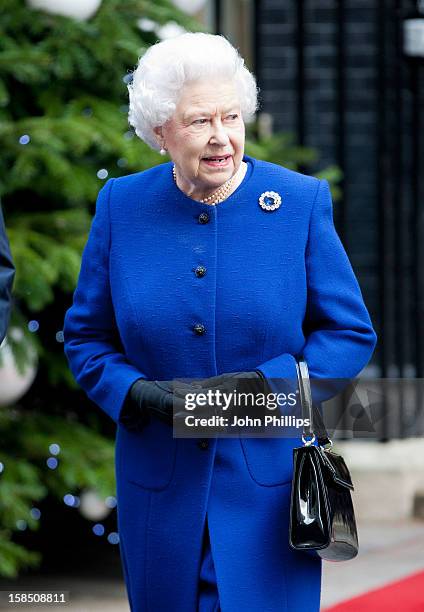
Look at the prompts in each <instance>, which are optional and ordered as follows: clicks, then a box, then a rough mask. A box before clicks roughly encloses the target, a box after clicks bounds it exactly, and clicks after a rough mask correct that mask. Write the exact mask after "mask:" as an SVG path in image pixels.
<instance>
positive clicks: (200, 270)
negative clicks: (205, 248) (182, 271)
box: [194, 266, 206, 278]
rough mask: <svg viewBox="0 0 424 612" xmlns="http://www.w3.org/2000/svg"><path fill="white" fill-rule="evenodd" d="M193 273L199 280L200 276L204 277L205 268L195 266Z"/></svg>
mask: <svg viewBox="0 0 424 612" xmlns="http://www.w3.org/2000/svg"><path fill="white" fill-rule="evenodd" d="M194 272H195V273H196V276H197V277H199V278H201V277H202V276H205V274H206V268H205V266H197V268H196V269H195V271H194Z"/></svg>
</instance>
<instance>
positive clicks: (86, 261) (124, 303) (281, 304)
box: [64, 155, 376, 612]
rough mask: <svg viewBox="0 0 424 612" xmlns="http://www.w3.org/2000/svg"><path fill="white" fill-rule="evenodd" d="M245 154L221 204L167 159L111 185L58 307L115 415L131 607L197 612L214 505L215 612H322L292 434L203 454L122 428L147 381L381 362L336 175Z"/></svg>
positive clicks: (333, 369) (228, 444)
mask: <svg viewBox="0 0 424 612" xmlns="http://www.w3.org/2000/svg"><path fill="white" fill-rule="evenodd" d="M244 161H246V162H248V172H247V173H246V176H245V178H244V180H243V182H242V183H241V185H240V186H239V187H238V188H237V189H236V191H235V192H234V193H233V194H232V195H231V196H230V197H229V198H228V199H227V200H225V201H224V202H221V203H219V204H218V205H216V206H210V205H207V204H203V203H200V202H197V201H195V200H192V199H191V198H189V197H187V196H186V195H185V194H183V193H182V192H181V191H180V190H179V189H178V187H177V186H176V184H175V183H174V181H173V177H172V164H171V163H170V162H169V163H164V164H161V165H159V166H156V167H154V168H151V169H149V170H146V171H144V172H138V173H135V174H131V175H128V176H124V177H120V178H117V179H110V180H108V181H107V183H106V184H105V185H104V187H103V188H102V189H101V191H100V193H99V196H98V201H97V205H96V214H95V217H94V219H93V223H92V227H91V231H90V235H89V238H88V242H87V244H86V247H85V250H84V253H83V258H82V265H81V271H80V276H79V280H78V285H77V288H76V291H75V293H74V298H73V304H72V306H71V307H70V309H69V310H68V311H67V313H66V316H65V323H64V338H65V353H66V356H67V358H68V361H69V365H70V368H71V370H72V372H73V375H74V376H75V378H76V380H77V381H78V383H79V384H80V385H81V386H82V388H83V389H84V390H85V391H86V393H87V395H88V397H89V398H91V399H92V400H93V401H94V402H95V403H96V404H97V405H98V406H99V407H100V408H102V409H103V410H104V411H105V412H106V413H107V414H108V415H109V416H110V417H111V418H112V419H113V420H114V421H115V423H116V424H117V433H116V453H115V458H116V459H115V469H116V480H117V496H118V527H119V534H120V548H121V556H122V561H123V569H124V572H125V580H126V585H127V589H128V595H129V599H130V603H131V608H132V610H133V611H135V612H145V611H147V610H150V611H151V612H160V611H162V610H163V611H164V612H165V611H166V612H168V610H174V611H177V612H195V611H196V610H197V597H198V592H197V589H198V577H199V564H200V561H201V546H202V534H203V528H204V524H205V516H206V513H207V516H208V524H209V531H210V538H211V545H212V554H213V558H214V563H215V568H216V574H217V579H218V590H219V595H220V604H221V609H222V611H223V612H236V611H237V612H238V611H239V610H243V612H259V611H261V612H262V611H265V610H266V611H268V612H277V611H278V612H283V611H284V610H285V611H287V612H298V611H299V612H302V611H305V612H313V611H315V610H318V609H319V596H320V580H321V562H320V561H317V560H315V559H312V558H311V557H310V556H309V555H307V554H305V553H299V552H297V551H293V550H291V549H290V548H289V546H288V542H287V536H288V533H287V525H288V505H289V495H290V488H291V487H290V483H291V477H292V467H293V464H292V449H293V447H294V446H296V445H299V440H298V439H287V438H286V439H284V438H272V439H269V438H259V437H258V438H248V437H243V436H240V437H238V438H230V439H228V438H227V439H218V440H217V439H216V438H212V439H210V440H209V446H208V447H206V448H204V447H202V446H199V445H198V440H196V439H193V438H185V439H182V438H173V435H172V428H170V427H169V426H167V425H165V424H163V423H162V422H160V421H158V420H156V419H153V420H152V421H151V423H150V424H149V425H148V426H147V427H146V428H145V429H144V430H143V431H142V432H134V431H129V430H128V429H126V428H125V427H124V426H123V425H122V424H121V423H120V421H119V417H120V411H121V408H122V406H123V402H124V399H125V397H126V395H127V392H128V390H129V388H130V386H131V385H132V383H133V382H134V381H135V380H136V379H137V378H140V377H144V378H146V379H149V380H154V379H156V380H170V379H173V378H177V377H209V376H214V375H216V374H220V373H223V372H234V371H248V370H252V369H255V368H256V369H260V370H261V371H262V373H263V374H264V375H265V377H267V378H269V379H271V378H275V379H277V378H285V379H289V378H291V379H295V377H296V371H295V360H294V355H298V354H301V353H303V355H304V357H305V358H306V361H307V363H308V365H309V370H310V375H311V377H313V378H354V377H355V376H357V375H358V373H359V372H360V371H361V370H362V369H363V368H364V366H365V365H366V364H367V363H368V361H369V359H370V357H371V356H372V353H373V350H374V347H375V343H376V335H375V333H374V330H373V327H372V324H371V321H370V317H369V315H368V312H367V309H366V307H365V305H364V302H363V298H362V295H361V291H360V288H359V286H358V282H357V280H356V278H355V275H354V273H353V271H352V267H351V265H350V263H349V260H348V258H347V255H346V253H345V251H344V249H343V246H342V244H341V242H340V239H339V237H338V235H337V233H336V231H335V228H334V224H333V217H332V202H331V195H330V190H329V185H328V183H327V181H325V180H318V179H317V178H314V177H310V176H306V175H303V174H300V173H298V172H294V171H291V170H289V169H287V168H284V167H281V166H279V165H275V164H271V163H268V162H263V161H259V160H256V159H253V158H251V157H249V156H247V155H246V156H245V157H244ZM265 191H275V192H277V193H279V194H280V196H281V198H282V203H281V206H280V207H279V208H278V209H276V210H274V211H265V210H263V209H262V208H261V207H260V206H259V197H260V195H261V194H262V193H263V192H265ZM198 266H203V267H205V268H206V274H205V275H203V276H199V275H197V274H196V269H197V267H198ZM199 324H201V325H203V333H199V329H200V330H202V328H199V327H196V326H198V325H199ZM196 330H197V331H196ZM219 445H221V446H219ZM215 459H216V461H215Z"/></svg>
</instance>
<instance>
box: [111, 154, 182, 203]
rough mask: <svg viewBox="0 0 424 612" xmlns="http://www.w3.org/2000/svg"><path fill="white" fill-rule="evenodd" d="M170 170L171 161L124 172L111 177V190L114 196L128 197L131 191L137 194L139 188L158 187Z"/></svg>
mask: <svg viewBox="0 0 424 612" xmlns="http://www.w3.org/2000/svg"><path fill="white" fill-rule="evenodd" d="M170 172H171V163H170V162H166V163H164V164H158V165H157V166H152V167H151V168H147V169H145V170H141V171H140V172H133V173H132V174H124V175H123V176H118V177H116V178H114V179H113V184H112V186H111V191H112V194H113V196H114V197H125V198H126V197H128V196H130V195H131V194H132V193H134V194H137V195H139V194H140V189H143V190H144V189H146V188H147V187H148V188H149V189H152V188H155V187H159V186H160V185H161V183H163V182H164V181H165V179H166V177H167V175H169V173H170Z"/></svg>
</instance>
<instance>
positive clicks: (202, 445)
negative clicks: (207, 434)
mask: <svg viewBox="0 0 424 612" xmlns="http://www.w3.org/2000/svg"><path fill="white" fill-rule="evenodd" d="M197 446H198V447H199V448H201V449H202V450H206V449H207V448H208V447H209V440H205V439H204V438H203V439H202V440H200V441H199V442H198V443H197Z"/></svg>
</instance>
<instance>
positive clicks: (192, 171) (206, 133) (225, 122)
mask: <svg viewBox="0 0 424 612" xmlns="http://www.w3.org/2000/svg"><path fill="white" fill-rule="evenodd" d="M155 131H156V133H157V134H158V135H160V136H161V144H162V145H164V146H165V148H167V149H168V152H169V155H170V156H171V159H172V161H173V162H174V163H175V166H176V171H177V176H178V179H179V183H181V186H182V188H183V190H184V191H185V192H186V193H188V194H189V195H193V194H196V195H208V193H211V192H213V191H215V190H216V189H217V188H218V187H220V186H221V185H222V184H223V183H225V181H227V180H228V179H229V178H231V176H232V175H233V174H234V173H235V172H236V171H237V170H238V168H239V166H240V163H241V161H242V159H243V153H244V138H245V129H244V122H243V119H242V116H241V109H240V102H239V98H238V95H237V92H236V90H235V87H234V84H233V83H232V82H231V81H224V82H222V81H220V80H207V81H196V82H193V83H189V84H187V85H185V87H184V88H183V89H182V92H181V96H180V98H179V101H178V104H177V107H176V110H175V113H174V115H173V116H172V117H171V119H170V120H169V121H167V122H166V123H165V125H163V126H162V127H161V128H157V129H156V130H155ZM210 157H215V158H225V159H224V161H217V160H215V161H211V160H206V159H205V158H210Z"/></svg>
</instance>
